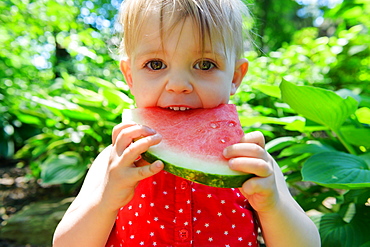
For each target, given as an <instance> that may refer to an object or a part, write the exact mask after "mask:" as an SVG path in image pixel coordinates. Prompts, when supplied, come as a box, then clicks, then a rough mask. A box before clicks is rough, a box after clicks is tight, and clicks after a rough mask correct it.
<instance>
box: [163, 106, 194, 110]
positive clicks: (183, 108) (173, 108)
mask: <svg viewBox="0 0 370 247" xmlns="http://www.w3.org/2000/svg"><path fill="white" fill-rule="evenodd" d="M168 108H169V109H171V110H174V111H186V110H189V109H190V108H189V107H184V106H181V107H178V106H170V107H168Z"/></svg>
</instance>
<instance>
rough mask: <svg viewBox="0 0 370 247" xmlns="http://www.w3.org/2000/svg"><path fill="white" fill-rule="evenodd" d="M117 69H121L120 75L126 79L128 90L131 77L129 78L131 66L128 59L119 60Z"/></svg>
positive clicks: (130, 86) (130, 85)
mask: <svg viewBox="0 0 370 247" xmlns="http://www.w3.org/2000/svg"><path fill="white" fill-rule="evenodd" d="M119 67H120V69H121V72H122V74H123V75H124V77H125V79H126V83H127V85H128V86H129V88H130V89H131V88H132V76H131V65H130V59H129V58H125V59H123V60H121V62H120V63H119Z"/></svg>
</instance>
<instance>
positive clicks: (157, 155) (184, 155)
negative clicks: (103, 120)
mask: <svg viewBox="0 0 370 247" xmlns="http://www.w3.org/2000/svg"><path fill="white" fill-rule="evenodd" d="M123 118H125V119H127V120H132V121H134V122H136V123H139V124H142V125H146V126H149V127H151V128H152V129H155V130H156V131H157V132H158V133H160V134H161V135H162V137H163V138H162V141H161V142H160V143H159V144H158V145H155V146H152V147H150V148H149V150H148V151H147V152H145V153H144V154H142V157H143V158H144V159H145V160H146V161H148V162H154V161H155V160H162V161H163V163H164V165H165V167H164V170H166V171H168V172H170V173H172V174H174V175H176V176H179V177H182V178H185V179H188V180H191V181H194V182H197V183H201V184H205V185H209V186H213V187H222V188H238V187H241V185H242V184H243V182H244V181H246V180H247V179H248V178H250V177H252V176H253V175H252V174H246V173H242V172H238V171H233V170H231V169H230V168H229V166H228V161H227V159H225V158H224V156H223V154H222V153H223V150H224V149H225V148H226V147H228V146H230V145H232V144H235V143H238V142H239V141H240V140H241V138H242V136H243V134H244V133H243V130H242V128H241V125H240V122H239V118H238V114H237V111H236V107H235V105H232V104H223V105H220V106H218V107H216V108H212V109H192V110H186V111H174V110H170V109H164V108H159V107H151V108H136V109H132V110H125V111H124V113H123Z"/></svg>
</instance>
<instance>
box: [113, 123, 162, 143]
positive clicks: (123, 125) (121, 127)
mask: <svg viewBox="0 0 370 247" xmlns="http://www.w3.org/2000/svg"><path fill="white" fill-rule="evenodd" d="M134 126H137V127H139V128H142V129H143V130H145V131H146V132H147V133H149V134H155V133H156V131H155V130H153V129H151V128H149V127H147V126H143V125H139V124H137V123H135V122H124V123H120V124H118V125H116V126H115V127H114V128H113V131H112V144H113V145H115V143H116V141H117V138H118V136H119V134H120V133H121V132H122V131H123V130H125V129H127V128H130V127H134ZM149 134H148V135H149Z"/></svg>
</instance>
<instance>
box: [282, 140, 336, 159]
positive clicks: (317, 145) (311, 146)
mask: <svg viewBox="0 0 370 247" xmlns="http://www.w3.org/2000/svg"><path fill="white" fill-rule="evenodd" d="M333 151H335V149H334V148H332V147H331V146H328V145H325V144H323V143H321V142H318V141H312V142H311V143H305V144H297V145H293V146H291V147H288V148H285V149H284V150H283V151H282V152H281V153H280V155H279V157H286V156H292V155H298V154H304V153H311V154H316V153H322V152H333Z"/></svg>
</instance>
